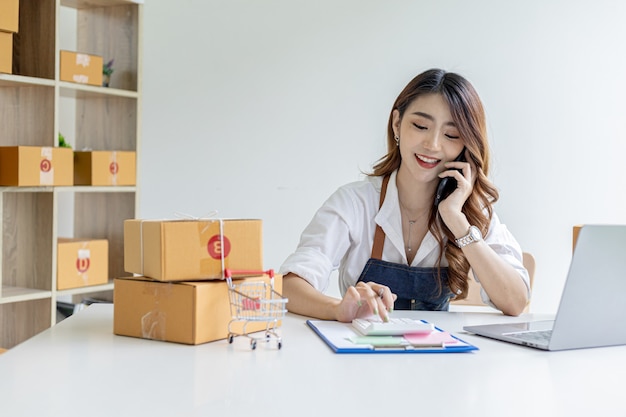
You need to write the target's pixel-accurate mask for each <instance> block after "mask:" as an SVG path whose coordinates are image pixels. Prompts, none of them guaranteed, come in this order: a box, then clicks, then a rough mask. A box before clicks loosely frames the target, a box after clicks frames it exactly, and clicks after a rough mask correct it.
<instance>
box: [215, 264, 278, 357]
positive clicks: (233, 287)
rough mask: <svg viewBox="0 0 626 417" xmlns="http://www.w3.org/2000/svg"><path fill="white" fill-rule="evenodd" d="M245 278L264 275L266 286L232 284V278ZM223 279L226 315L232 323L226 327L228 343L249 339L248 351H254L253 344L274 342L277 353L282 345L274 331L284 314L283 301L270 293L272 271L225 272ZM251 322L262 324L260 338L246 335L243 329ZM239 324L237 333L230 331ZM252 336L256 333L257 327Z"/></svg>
mask: <svg viewBox="0 0 626 417" xmlns="http://www.w3.org/2000/svg"><path fill="white" fill-rule="evenodd" d="M233 273H236V274H246V275H257V274H263V273H265V274H267V275H269V277H270V282H269V283H267V282H264V281H261V280H258V281H249V280H246V281H245V282H242V283H241V284H234V283H233V279H232V275H233ZM224 275H225V276H226V282H227V283H228V296H229V298H230V314H231V315H232V320H231V321H230V322H229V323H228V343H233V339H234V338H235V336H246V337H247V338H249V339H250V347H251V348H252V349H256V345H257V341H264V342H270V341H272V340H275V341H276V342H277V345H278V349H280V348H281V347H282V345H283V343H282V338H281V337H280V335H278V333H276V329H277V328H278V327H279V326H280V324H279V321H280V320H281V319H282V318H283V317H284V316H285V313H286V312H287V308H286V304H287V299H286V298H283V296H282V295H281V294H279V293H278V292H276V291H275V290H274V270H272V269H270V270H268V271H241V270H237V271H235V270H230V269H225V270H224ZM251 322H256V323H259V322H265V331H264V333H265V335H264V337H254V336H251V335H250V334H249V333H248V331H247V326H248V324H249V323H251ZM236 323H240V324H239V326H238V328H241V332H235V331H234V330H233V327H234V325H235V324H236ZM255 332H259V330H258V327H257V328H256V329H255Z"/></svg>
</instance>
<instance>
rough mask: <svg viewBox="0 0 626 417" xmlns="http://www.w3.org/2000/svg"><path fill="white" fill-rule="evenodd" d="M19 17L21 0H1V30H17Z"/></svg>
mask: <svg viewBox="0 0 626 417" xmlns="http://www.w3.org/2000/svg"><path fill="white" fill-rule="evenodd" d="M19 17H20V2H19V0H0V31H3V32H17V30H18V25H19V20H20V19H19Z"/></svg>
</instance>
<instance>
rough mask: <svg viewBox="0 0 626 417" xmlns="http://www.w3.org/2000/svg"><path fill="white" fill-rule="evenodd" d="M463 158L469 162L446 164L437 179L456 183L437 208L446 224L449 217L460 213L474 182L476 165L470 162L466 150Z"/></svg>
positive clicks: (470, 159)
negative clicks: (449, 178) (450, 180)
mask: <svg viewBox="0 0 626 417" xmlns="http://www.w3.org/2000/svg"><path fill="white" fill-rule="evenodd" d="M465 158H466V159H467V160H468V161H469V162H461V161H450V162H446V163H445V166H446V170H445V171H443V172H442V173H441V174H439V178H446V177H452V178H454V179H455V180H456V183H457V185H456V189H455V190H454V191H453V192H452V193H451V194H450V195H449V196H448V197H447V198H445V199H444V200H442V201H441V202H440V203H439V206H438V210H439V214H441V218H442V219H443V221H444V222H445V223H446V224H447V223H448V221H447V219H449V218H450V216H453V215H454V214H455V213H456V214H460V213H461V209H462V208H463V205H464V204H465V202H466V201H467V199H468V197H469V196H470V194H471V193H472V189H473V188H474V183H475V182H476V176H475V172H476V165H475V164H474V161H472V158H471V157H470V155H469V151H468V150H465ZM453 168H455V169H453ZM457 169H460V170H461V172H459V171H457Z"/></svg>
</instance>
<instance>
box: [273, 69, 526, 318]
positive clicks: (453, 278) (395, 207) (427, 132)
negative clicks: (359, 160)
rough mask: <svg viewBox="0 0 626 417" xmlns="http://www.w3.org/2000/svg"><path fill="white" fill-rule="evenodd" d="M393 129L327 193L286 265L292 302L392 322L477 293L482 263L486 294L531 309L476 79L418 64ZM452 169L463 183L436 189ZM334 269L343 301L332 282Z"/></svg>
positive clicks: (503, 306) (312, 312) (309, 312)
mask: <svg viewBox="0 0 626 417" xmlns="http://www.w3.org/2000/svg"><path fill="white" fill-rule="evenodd" d="M387 136H388V137H387V146H388V153H387V155H385V156H384V157H383V158H381V159H380V160H379V161H378V162H377V164H376V165H375V166H374V170H373V172H372V173H371V174H369V175H368V177H367V178H366V179H365V180H363V181H359V182H355V183H351V184H347V185H345V186H343V187H341V188H339V189H338V190H337V191H336V192H335V193H334V194H333V195H332V196H331V197H330V198H329V199H328V200H327V201H326V202H325V203H324V205H323V206H322V207H321V208H320V209H319V210H318V211H317V213H316V214H315V216H314V218H313V220H312V221H311V223H310V224H309V225H308V226H307V228H306V229H305V230H304V232H303V233H302V236H301V240H300V243H299V245H298V248H297V249H296V251H295V252H294V253H293V254H292V255H290V256H289V257H288V258H287V260H286V261H285V263H284V264H283V265H282V266H281V268H280V272H281V273H282V274H284V281H283V294H284V296H286V297H287V298H288V299H289V303H288V306H287V307H288V309H289V310H290V311H291V312H294V313H298V314H303V315H306V316H311V317H317V318H320V319H330V320H338V321H342V322H349V321H351V320H352V319H354V318H356V317H364V316H369V315H371V314H378V315H379V316H380V317H381V318H382V319H383V320H384V321H387V319H388V312H389V311H392V310H393V309H394V308H396V309H425V310H447V309H448V304H449V301H450V299H452V298H458V299H462V298H465V297H466V296H467V288H468V284H467V280H468V271H469V269H470V268H471V269H472V271H473V273H474V276H475V277H476V279H477V280H478V281H479V282H480V284H481V287H482V290H481V294H482V298H483V301H485V302H486V303H488V304H490V305H492V306H494V307H496V308H497V309H499V310H501V311H502V312H503V313H504V314H508V315H518V314H520V313H521V312H522V310H523V309H524V307H525V306H526V304H527V303H528V300H529V293H530V290H529V279H528V272H527V271H526V270H525V269H524V266H523V265H522V250H521V248H520V246H519V244H518V243H517V241H516V240H515V238H514V237H513V236H512V235H511V233H510V232H509V231H508V230H507V228H506V226H505V225H504V224H502V223H500V220H499V219H498V216H497V215H496V214H495V213H494V211H493V204H494V203H495V202H496V201H497V199H498V191H497V190H496V188H495V187H494V185H493V184H492V183H491V182H490V181H489V179H488V178H487V175H488V172H489V146H488V142H487V135H486V122H485V114H484V110H483V106H482V103H481V101H480V98H479V97H478V94H477V93H476V91H475V90H474V88H473V87H472V85H471V84H470V83H469V82H468V81H467V80H466V79H464V78H463V77H461V76H460V75H458V74H454V73H448V72H445V71H443V70H440V69H432V70H428V71H425V72H424V73H422V74H420V75H418V76H417V77H415V78H414V79H413V80H411V82H409V84H408V85H407V86H406V87H405V88H404V90H403V91H402V92H401V93H400V95H399V96H398V98H397V99H396V101H395V103H394V105H393V109H392V111H391V114H390V117H389V123H388V129H387ZM463 159H464V160H465V161H467V162H465V161H463ZM446 178H448V180H444V179H446ZM450 179H452V180H450ZM442 180H444V181H447V182H452V183H453V184H452V192H451V193H450V194H449V195H448V196H447V197H446V198H443V199H436V194H440V192H438V188H439V187H438V186H439V184H440V181H442ZM454 182H456V184H454ZM335 269H338V270H339V284H340V289H341V292H342V294H343V299H341V300H340V299H336V298H334V297H330V296H327V295H325V294H324V293H323V291H324V290H325V289H326V288H327V287H328V284H329V279H330V274H331V272H332V271H333V270H335ZM394 304H395V305H394Z"/></svg>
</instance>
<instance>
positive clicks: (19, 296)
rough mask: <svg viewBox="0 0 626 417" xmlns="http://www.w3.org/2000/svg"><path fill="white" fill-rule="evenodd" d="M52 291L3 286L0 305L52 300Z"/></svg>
mask: <svg viewBox="0 0 626 417" xmlns="http://www.w3.org/2000/svg"><path fill="white" fill-rule="evenodd" d="M51 297H52V291H47V290H36V289H33V288H24V287H11V286H3V287H2V294H1V296H0V304H4V303H17V302H20V301H31V300H42V299H44V298H51Z"/></svg>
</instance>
